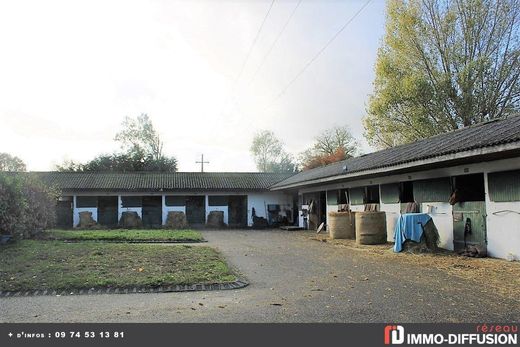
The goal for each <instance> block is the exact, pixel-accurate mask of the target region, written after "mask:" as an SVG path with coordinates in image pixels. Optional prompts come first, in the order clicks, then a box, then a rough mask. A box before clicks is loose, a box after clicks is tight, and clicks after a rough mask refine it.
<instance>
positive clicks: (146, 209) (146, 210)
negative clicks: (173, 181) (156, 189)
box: [142, 196, 162, 228]
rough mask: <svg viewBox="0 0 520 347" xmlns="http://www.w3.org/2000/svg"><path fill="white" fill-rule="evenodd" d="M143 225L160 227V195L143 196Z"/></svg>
mask: <svg viewBox="0 0 520 347" xmlns="http://www.w3.org/2000/svg"><path fill="white" fill-rule="evenodd" d="M142 219H143V226H144V227H146V228H160V227H161V225H162V197H161V196H143V218H142Z"/></svg>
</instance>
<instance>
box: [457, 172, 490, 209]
mask: <svg viewBox="0 0 520 347" xmlns="http://www.w3.org/2000/svg"><path fill="white" fill-rule="evenodd" d="M452 182H453V187H454V189H455V191H456V192H457V193H456V197H457V201H458V202H464V201H484V200H485V196H486V193H485V191H484V174H481V173H480V174H473V175H462V176H455V177H453V178H452Z"/></svg>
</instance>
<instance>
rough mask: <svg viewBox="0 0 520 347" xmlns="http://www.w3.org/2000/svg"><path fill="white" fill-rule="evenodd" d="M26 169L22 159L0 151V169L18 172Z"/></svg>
mask: <svg viewBox="0 0 520 347" xmlns="http://www.w3.org/2000/svg"><path fill="white" fill-rule="evenodd" d="M26 170H27V168H26V166H25V163H24V162H23V160H22V159H20V158H18V157H17V156H14V155H11V154H9V153H0V171H12V172H20V171H26Z"/></svg>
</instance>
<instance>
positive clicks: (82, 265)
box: [0, 240, 237, 292]
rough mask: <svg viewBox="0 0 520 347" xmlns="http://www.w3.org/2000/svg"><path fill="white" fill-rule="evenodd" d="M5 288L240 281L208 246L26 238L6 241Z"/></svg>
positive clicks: (1, 278)
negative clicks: (8, 243) (35, 239)
mask: <svg viewBox="0 0 520 347" xmlns="http://www.w3.org/2000/svg"><path fill="white" fill-rule="evenodd" d="M0 264H2V266H1V268H0V291H9V292H14V291H29V290H71V289H89V288H107V287H114V288H116V287H117V288H129V287H158V286H171V285H193V284H218V283H229V282H233V281H236V279H237V278H236V276H235V274H234V273H233V271H232V270H231V269H230V268H229V266H228V265H227V263H226V261H225V260H224V259H223V258H222V256H221V255H220V254H219V253H218V252H217V251H216V250H214V249H212V248H210V247H206V246H188V245H173V246H160V245H148V244H116V243H100V242H78V243H64V242H59V241H46V242H42V241H33V240H25V241H19V242H16V243H14V244H10V245H6V246H2V248H1V251H0Z"/></svg>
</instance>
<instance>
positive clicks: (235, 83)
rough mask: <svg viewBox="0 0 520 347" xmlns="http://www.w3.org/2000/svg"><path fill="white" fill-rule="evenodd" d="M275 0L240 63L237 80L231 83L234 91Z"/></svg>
mask: <svg viewBox="0 0 520 347" xmlns="http://www.w3.org/2000/svg"><path fill="white" fill-rule="evenodd" d="M275 1H276V0H272V1H271V5H269V9H267V13H266V14H265V17H264V20H263V21H262V24H260V27H259V28H258V31H257V32H256V36H255V39H254V40H253V43H252V44H251V47H249V51H248V52H247V55H246V59H245V60H244V62H243V63H242V67H241V68H240V72H239V73H238V75H237V78H236V79H235V82H234V83H233V85H234V87H233V89H235V87H236V85H237V83H238V81H239V80H240V77H242V73H243V72H244V69H245V67H246V65H247V62H248V60H249V57H250V56H251V53H252V52H253V48H254V47H255V45H256V41H258V37H260V33H261V32H262V28H263V27H264V24H265V22H266V21H267V17H269V13H270V12H271V9H272V8H273V5H274V2H275Z"/></svg>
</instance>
